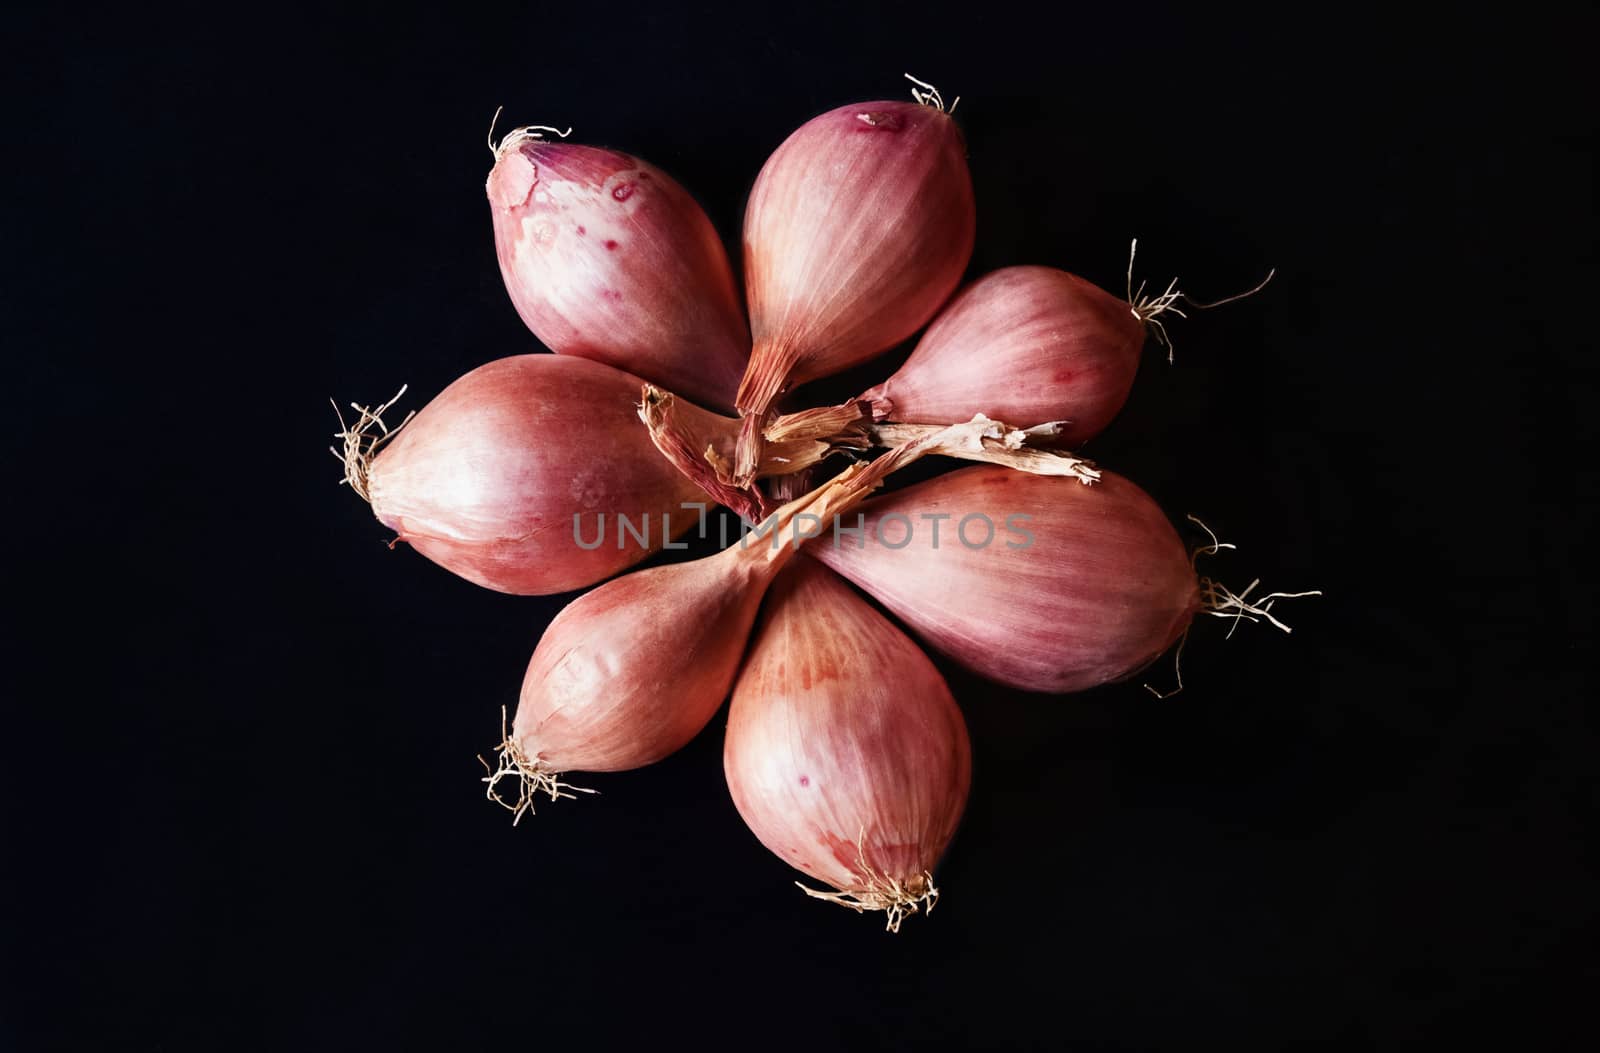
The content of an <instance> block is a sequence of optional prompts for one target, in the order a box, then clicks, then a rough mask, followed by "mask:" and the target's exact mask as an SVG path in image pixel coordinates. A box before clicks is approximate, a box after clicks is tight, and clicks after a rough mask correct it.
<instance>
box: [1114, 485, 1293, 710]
mask: <svg viewBox="0 0 1600 1053" xmlns="http://www.w3.org/2000/svg"><path fill="white" fill-rule="evenodd" d="M1188 519H1189V522H1191V523H1193V524H1194V525H1195V526H1197V527H1199V528H1200V529H1201V530H1204V531H1205V532H1206V536H1207V537H1209V538H1210V539H1211V543H1210V544H1208V545H1201V546H1200V547H1199V548H1197V549H1195V550H1194V554H1193V555H1192V556H1191V557H1190V558H1189V565H1190V566H1194V565H1196V564H1197V563H1199V561H1200V557H1201V556H1214V555H1216V554H1217V553H1218V552H1221V551H1222V550H1223V549H1225V548H1229V549H1231V548H1235V547H1237V546H1234V545H1230V544H1228V543H1227V542H1224V541H1218V540H1217V535H1216V532H1215V531H1213V530H1212V529H1211V528H1210V527H1208V526H1206V525H1205V524H1204V523H1202V522H1201V521H1200V519H1199V518H1198V517H1197V516H1189V517H1188ZM1260 584H1261V579H1259V578H1257V579H1256V580H1255V581H1252V582H1251V583H1250V584H1248V585H1246V586H1245V587H1244V590H1243V591H1241V592H1238V593H1234V592H1233V591H1231V590H1230V589H1228V587H1227V586H1225V585H1222V584H1220V583H1218V582H1217V581H1216V580H1214V579H1212V578H1207V577H1202V578H1200V606H1201V613H1202V614H1209V615H1211V616H1212V617H1215V618H1232V619H1233V624H1232V625H1230V626H1229V627H1228V635H1227V636H1225V637H1223V639H1232V638H1233V632H1234V630H1235V629H1237V628H1239V623H1240V622H1242V621H1245V622H1260V621H1266V622H1270V623H1271V624H1272V625H1274V626H1276V627H1277V628H1279V629H1282V630H1283V631H1284V632H1286V633H1291V632H1293V631H1294V630H1293V629H1291V628H1289V627H1288V626H1287V625H1285V624H1284V623H1283V622H1281V621H1279V620H1278V618H1277V617H1276V616H1275V615H1274V614H1273V613H1272V605H1273V604H1274V603H1276V602H1278V601H1279V600H1292V599H1297V598H1299V597H1301V596H1321V595H1322V590H1321V589H1310V590H1307V591H1305V592H1269V593H1267V594H1266V595H1265V596H1257V597H1255V598H1254V599H1251V598H1250V593H1251V592H1253V591H1255V588H1256V586H1257V585H1260ZM1188 642H1189V630H1188V629H1185V630H1184V631H1183V636H1182V637H1181V638H1179V640H1178V649H1177V651H1176V652H1175V653H1174V654H1173V657H1172V667H1173V673H1174V674H1175V675H1176V676H1177V679H1178V686H1177V687H1175V688H1173V689H1172V690H1171V691H1157V690H1156V689H1155V688H1153V687H1151V686H1150V685H1149V684H1146V685H1144V688H1145V690H1146V691H1148V692H1150V693H1151V694H1152V695H1154V696H1156V697H1157V698H1163V699H1165V698H1171V697H1172V696H1173V695H1176V694H1178V693H1179V692H1180V691H1182V690H1183V645H1184V644H1186V643H1188Z"/></svg>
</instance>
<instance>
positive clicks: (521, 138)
mask: <svg viewBox="0 0 1600 1053" xmlns="http://www.w3.org/2000/svg"><path fill="white" fill-rule="evenodd" d="M503 109H505V107H504V106H496V107H495V111H494V118H493V119H492V120H490V121H489V152H490V153H491V154H494V159H495V160H496V161H499V160H500V158H502V157H504V156H505V155H506V151H507V150H509V149H511V148H512V147H513V146H517V145H518V144H520V143H525V142H527V141H528V140H529V139H539V140H543V139H544V135H545V133H546V132H549V133H550V134H551V135H555V136H559V137H560V138H562V139H565V138H566V137H567V136H569V135H571V134H572V129H571V128H568V129H567V130H566V131H562V130H561V129H560V128H552V127H551V126H550V125H548V124H525V125H523V126H522V127H520V128H513V129H511V130H510V131H509V132H507V133H506V134H505V137H504V138H503V139H501V140H500V142H499V143H498V144H496V143H495V141H494V126H495V125H496V124H499V123H500V111H501V110H503Z"/></svg>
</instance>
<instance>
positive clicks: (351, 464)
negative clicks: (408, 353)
mask: <svg viewBox="0 0 1600 1053" xmlns="http://www.w3.org/2000/svg"><path fill="white" fill-rule="evenodd" d="M405 393H406V386H405V385H404V384H402V385H400V390H399V391H397V392H395V393H394V397H393V398H391V399H390V400H389V401H388V402H385V403H383V404H382V405H380V406H378V407H377V408H376V409H373V408H370V407H367V406H363V405H361V404H360V403H356V402H352V403H350V408H351V409H353V410H355V411H356V421H355V423H354V424H346V423H345V419H344V413H343V412H342V411H341V410H340V409H339V404H338V403H337V402H334V403H333V412H334V413H335V414H336V415H337V416H338V418H339V430H338V431H337V432H335V433H334V436H333V437H334V438H336V439H339V440H341V441H342V442H343V443H344V448H343V449H342V450H340V449H338V448H336V447H333V446H330V447H328V452H329V453H331V454H333V456H334V457H335V458H336V459H337V460H338V461H339V462H340V463H341V464H343V465H344V478H343V479H340V480H339V482H341V483H343V484H346V485H348V486H349V487H350V489H352V490H354V491H355V492H356V493H357V494H359V495H361V499H362V500H363V501H365V502H367V503H368V504H371V503H372V492H371V490H370V489H369V488H368V484H367V474H368V472H369V471H370V470H371V467H372V459H373V458H374V457H376V456H377V455H378V451H379V450H381V449H383V447H384V444H385V443H387V442H388V441H389V440H390V439H392V438H394V437H395V435H396V434H397V433H398V432H399V431H400V429H401V428H403V427H405V426H406V425H407V424H408V423H410V421H411V418H412V417H414V416H416V413H415V411H413V412H411V413H407V414H406V417H405V420H402V421H401V422H400V423H399V424H397V425H395V426H394V427H393V428H390V427H389V426H388V425H387V424H385V423H384V422H383V415H384V414H385V413H387V412H388V411H389V409H390V408H391V407H392V406H394V404H395V403H396V402H399V401H400V397H401V396H402V395H404V394H405ZM328 401H330V402H332V401H333V400H332V399H329V400H328ZM374 428H376V429H377V431H376V432H374V431H373V429H374Z"/></svg>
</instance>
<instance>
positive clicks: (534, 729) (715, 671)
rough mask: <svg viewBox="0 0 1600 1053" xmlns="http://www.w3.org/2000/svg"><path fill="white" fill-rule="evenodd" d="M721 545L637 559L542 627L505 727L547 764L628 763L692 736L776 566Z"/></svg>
mask: <svg viewBox="0 0 1600 1053" xmlns="http://www.w3.org/2000/svg"><path fill="white" fill-rule="evenodd" d="M739 555H740V553H739V552H738V551H737V550H728V551H725V552H723V553H722V554H720V555H719V556H711V557H708V558H706V559H701V560H696V561H694V562H691V563H675V564H670V565H667V566H662V567H651V568H649V569H647V570H641V571H635V572H634V573H632V574H627V575H624V576H623V577H620V578H617V579H615V580H614V581H609V582H607V583H606V584H604V585H602V586H601V587H600V588H598V589H595V590H594V591H593V592H589V593H585V594H584V595H583V596H581V597H579V598H578V599H576V600H574V601H573V602H572V603H571V604H570V605H568V606H567V608H566V609H565V610H563V611H562V612H561V613H560V614H559V615H557V616H556V618H555V620H554V621H553V622H551V623H550V627H549V628H548V629H546V630H545V633H544V636H543V637H542V638H541V639H540V640H539V645H538V647H537V648H535V649H534V652H533V660H532V661H531V662H530V663H529V664H528V672H527V675H526V677H524V679H523V683H522V697H521V700H520V701H519V702H518V704H517V715H516V719H515V721H514V722H513V726H512V734H513V736H514V737H515V738H516V739H517V741H518V743H519V744H520V746H521V748H522V750H523V752H524V753H525V754H526V755H527V756H528V757H529V758H530V759H531V760H533V761H534V762H536V763H537V764H538V765H539V766H540V767H542V768H544V769H546V770H549V771H563V772H564V771H590V772H605V771H625V770H628V769H630V768H638V767H642V766H644V765H646V764H652V763H654V762H655V761H658V760H661V759H662V758H663V757H666V756H668V755H669V754H672V753H674V752H676V751H677V750H678V749H680V748H681V747H682V746H684V745H685V744H686V743H687V742H688V741H689V740H690V739H692V738H694V736H695V735H696V734H698V733H699V732H700V729H702V728H704V727H705V726H706V724H707V723H708V722H709V721H710V720H711V717H712V716H713V715H714V714H715V713H716V711H717V708H718V707H719V706H720V705H722V700H723V699H724V698H726V697H727V696H728V690H729V688H731V687H732V686H733V678H734V674H735V672H736V671H737V670H738V666H739V657H740V655H742V654H743V653H744V646H745V641H746V640H747V639H748V638H749V635H750V628H751V626H752V625H753V624H754V622H755V618H756V611H757V609H758V608H759V607H760V605H761V597H762V595H763V593H764V592H765V591H766V584H767V582H768V581H769V580H770V579H771V576H772V568H770V567H767V566H765V565H761V564H758V563H755V562H753V561H751V560H744V559H739V558H736V557H737V556H739Z"/></svg>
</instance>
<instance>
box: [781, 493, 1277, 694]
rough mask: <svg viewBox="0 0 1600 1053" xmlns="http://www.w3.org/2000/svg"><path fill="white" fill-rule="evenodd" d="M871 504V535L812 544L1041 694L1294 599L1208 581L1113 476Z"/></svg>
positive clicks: (945, 645)
mask: <svg viewBox="0 0 1600 1053" xmlns="http://www.w3.org/2000/svg"><path fill="white" fill-rule="evenodd" d="M862 514H863V515H864V516H865V521H866V531H865V534H864V535H863V536H862V537H861V538H859V539H858V540H861V541H863V542H864V543H863V544H861V545H860V546H859V547H858V546H857V545H856V544H854V543H852V541H851V539H850V538H843V539H842V540H841V542H840V543H839V544H837V545H833V544H822V543H819V544H816V545H813V546H811V547H810V549H809V550H808V551H809V552H810V554H811V555H813V556H815V557H816V558H817V559H819V560H821V561H822V562H823V563H825V564H827V565H828V566H829V567H832V568H833V569H834V570H836V571H838V572H839V573H840V574H842V575H844V576H845V577H846V578H849V579H850V580H851V581H853V582H855V583H856V584H857V585H859V586H861V587H862V588H863V589H865V590H866V591H867V592H868V593H869V594H871V595H872V596H874V597H876V598H877V599H878V600H879V601H880V602H881V603H882V604H883V605H884V606H885V607H887V608H889V610H890V611H892V612H893V613H894V614H895V615H897V616H898V617H899V618H900V619H901V620H902V621H903V622H905V624H906V625H907V626H909V627H910V629H911V631H912V632H913V633H915V634H916V635H917V636H918V637H920V638H921V639H923V640H925V641H927V642H928V643H929V644H930V645H931V646H933V647H934V648H935V649H937V650H939V651H941V652H943V653H944V654H946V655H949V656H950V657H951V658H953V659H955V660H956V661H957V662H959V663H960V664H961V665H963V666H965V667H966V668H968V669H971V670H972V671H974V672H976V673H978V674H980V675H982V676H985V677H988V678H990V679H992V680H996V681H999V682H1000V683H1003V684H1008V685H1010V686H1012V687H1017V688H1022V689H1024V690H1028V691H1043V692H1050V693H1057V694H1059V693H1065V692H1070V691H1082V690H1085V689H1087V688H1091V687H1094V686H1096V685H1097V684H1104V683H1109V682H1111V681H1116V680H1122V679H1125V678H1127V677H1129V676H1132V675H1133V674H1135V673H1137V672H1138V671H1139V670H1141V669H1143V668H1144V667H1145V666H1146V665H1148V664H1150V662H1152V661H1153V660H1155V659H1156V658H1157V657H1159V656H1160V655H1161V653H1162V652H1163V651H1165V650H1166V649H1167V648H1168V647H1170V646H1172V644H1173V643H1175V642H1176V641H1177V640H1178V639H1179V638H1180V637H1182V636H1183V634H1184V633H1185V632H1186V631H1187V629H1188V627H1189V623H1190V622H1191V621H1192V620H1193V618H1194V616H1195V615H1196V614H1198V613H1200V612H1202V611H1208V610H1210V611H1216V612H1217V613H1222V614H1227V616H1229V617H1237V616H1250V617H1256V616H1265V617H1268V618H1270V617H1271V615H1270V614H1269V613H1268V611H1269V610H1270V607H1271V603H1272V600H1273V599H1275V598H1278V596H1279V595H1286V594H1274V595H1272V596H1265V597H1261V598H1259V599H1257V600H1255V601H1253V603H1252V601H1247V600H1245V599H1244V598H1243V597H1242V596H1240V597H1235V596H1233V595H1232V594H1231V593H1228V592H1227V590H1226V589H1223V588H1222V587H1221V586H1219V585H1217V584H1215V583H1214V582H1211V581H1205V582H1202V581H1201V580H1200V579H1198V578H1197V576H1196V574H1195V570H1194V565H1193V561H1192V559H1191V557H1190V554H1189V552H1188V551H1187V550H1186V549H1185V547H1184V544H1183V542H1182V540H1181V539H1180V538H1179V537H1178V534H1177V531H1176V530H1174V529H1173V527H1172V524H1171V523H1170V522H1168V520H1167V517H1166V516H1165V515H1164V514H1163V513H1162V511H1161V509H1160V508H1159V507H1157V505H1156V503H1155V502H1154V501H1153V500H1151V499H1150V497H1149V496H1148V495H1146V494H1145V492H1144V491H1143V490H1141V489H1139V487H1137V486H1135V485H1134V484H1133V483H1131V482H1129V481H1128V480H1127V479H1125V478H1123V477H1122V476H1119V475H1115V474H1113V473H1111V472H1104V471H1103V472H1102V473H1101V476H1100V481H1099V484H1098V485H1096V486H1093V487H1084V486H1079V485H1078V484H1077V483H1074V482H1072V481H1070V480H1067V479H1052V478H1048V477H1044V476H1036V475H1028V474H1026V473H1023V472H1014V471H1008V470H1006V469H1003V468H990V467H977V468H966V469H963V470H961V471H958V472H952V473H950V474H949V475H944V476H939V477H937V478H934V479H930V480H928V481H927V482H923V483H918V484H916V485H914V486H909V487H907V488H905V489H904V490H899V491H897V492H895V493H892V494H888V495H885V496H883V497H881V498H878V499H876V500H873V501H870V502H868V503H867V504H866V505H865V506H864V507H863V509H862ZM1248 591H1249V590H1246V592H1247V593H1248ZM1253 604H1254V605H1253ZM1230 612H1232V613H1230ZM1274 624H1278V625H1279V626H1280V628H1282V627H1283V626H1282V625H1281V623H1277V622H1274Z"/></svg>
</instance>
